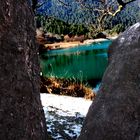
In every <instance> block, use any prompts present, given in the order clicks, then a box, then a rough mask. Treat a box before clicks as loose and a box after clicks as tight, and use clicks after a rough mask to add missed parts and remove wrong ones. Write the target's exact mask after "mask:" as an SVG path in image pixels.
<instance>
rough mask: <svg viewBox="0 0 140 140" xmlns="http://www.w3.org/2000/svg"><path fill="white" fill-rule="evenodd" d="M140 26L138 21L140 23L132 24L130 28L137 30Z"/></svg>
mask: <svg viewBox="0 0 140 140" xmlns="http://www.w3.org/2000/svg"><path fill="white" fill-rule="evenodd" d="M139 26H140V23H139V22H138V23H136V24H134V25H133V26H131V27H130V29H134V30H136V29H137V28H138V27H139Z"/></svg>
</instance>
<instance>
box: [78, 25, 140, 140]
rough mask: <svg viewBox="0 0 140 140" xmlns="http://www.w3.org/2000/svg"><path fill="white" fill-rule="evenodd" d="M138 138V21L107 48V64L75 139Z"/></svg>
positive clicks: (139, 83) (139, 27)
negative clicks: (97, 90) (96, 92)
mask: <svg viewBox="0 0 140 140" xmlns="http://www.w3.org/2000/svg"><path fill="white" fill-rule="evenodd" d="M139 139H140V23H137V24H135V25H133V26H131V27H130V28H128V29H127V30H126V31H125V32H124V33H122V35H120V36H119V37H118V38H117V39H116V40H115V41H113V43H112V45H111V46H110V48H109V66H108V68H107V70H106V72H105V74H104V76H103V80H102V84H101V87H100V90H99V92H98V95H97V96H96V97H95V100H94V101H93V103H92V105H91V106H90V108H89V111H88V114H87V116H86V119H85V122H84V125H83V128H82V131H81V134H80V136H79V138H78V140H139Z"/></svg>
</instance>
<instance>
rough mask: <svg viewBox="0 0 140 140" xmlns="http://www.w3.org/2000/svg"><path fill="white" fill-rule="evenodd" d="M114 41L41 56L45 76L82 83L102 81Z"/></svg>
mask: <svg viewBox="0 0 140 140" xmlns="http://www.w3.org/2000/svg"><path fill="white" fill-rule="evenodd" d="M111 42H112V41H110V40H108V41H104V42H99V43H94V44H90V45H84V46H78V47H73V48H67V49H59V50H50V51H46V52H44V53H42V54H41V70H42V74H43V76H46V77H50V76H55V77H59V78H74V79H78V80H81V81H88V80H96V79H101V78H102V76H103V73H104V71H105V69H106V67H107V64H108V58H107V50H108V47H109V45H110V44H111Z"/></svg>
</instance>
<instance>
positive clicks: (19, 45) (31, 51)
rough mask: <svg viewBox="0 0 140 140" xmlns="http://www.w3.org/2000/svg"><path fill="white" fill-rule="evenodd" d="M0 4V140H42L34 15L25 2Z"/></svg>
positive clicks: (0, 1) (0, 0)
mask: <svg viewBox="0 0 140 140" xmlns="http://www.w3.org/2000/svg"><path fill="white" fill-rule="evenodd" d="M0 5H1V6H0V140H45V139H46V125H45V117H44V112H43V109H42V105H41V101H40V95H39V62H38V54H37V53H38V48H37V46H36V44H35V27H34V15H33V13H32V11H31V9H30V8H29V6H28V5H27V1H26V0H0Z"/></svg>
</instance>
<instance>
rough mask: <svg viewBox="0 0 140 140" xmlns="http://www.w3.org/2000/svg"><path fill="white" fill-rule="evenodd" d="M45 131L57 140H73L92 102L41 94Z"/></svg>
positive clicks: (77, 134) (78, 132)
mask: <svg viewBox="0 0 140 140" xmlns="http://www.w3.org/2000/svg"><path fill="white" fill-rule="evenodd" d="M41 101H42V105H43V109H44V112H45V117H46V122H47V130H48V132H49V134H50V135H51V136H52V138H54V139H57V140H65V139H72V140H75V139H76V138H77V137H78V136H79V134H80V131H81V127H82V124H83V120H84V118H85V116H86V114H87V111H88V108H89V106H90V105H91V103H92V101H89V100H86V99H84V98H77V97H69V96H59V95H53V94H45V93H44V94H41Z"/></svg>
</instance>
